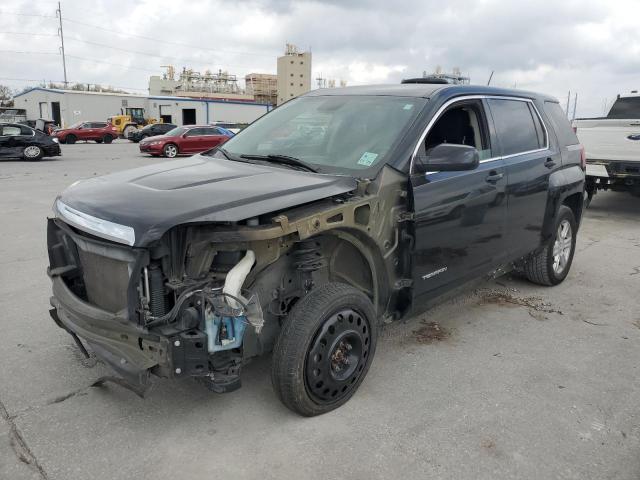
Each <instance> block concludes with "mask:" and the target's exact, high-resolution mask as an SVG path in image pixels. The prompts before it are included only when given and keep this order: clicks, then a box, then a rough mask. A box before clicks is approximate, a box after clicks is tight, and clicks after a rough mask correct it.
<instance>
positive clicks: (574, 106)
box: [571, 92, 578, 121]
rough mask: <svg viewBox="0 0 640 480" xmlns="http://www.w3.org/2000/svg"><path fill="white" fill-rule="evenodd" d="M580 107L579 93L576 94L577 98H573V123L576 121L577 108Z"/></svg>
mask: <svg viewBox="0 0 640 480" xmlns="http://www.w3.org/2000/svg"><path fill="white" fill-rule="evenodd" d="M577 106H578V92H576V96H575V97H574V98H573V115H572V116H571V117H572V118H571V121H573V120H575V119H576V107H577Z"/></svg>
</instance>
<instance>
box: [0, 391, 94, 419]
mask: <svg viewBox="0 0 640 480" xmlns="http://www.w3.org/2000/svg"><path fill="white" fill-rule="evenodd" d="M89 388H91V385H89V386H86V387H82V388H79V389H77V390H73V391H72V392H69V393H65V394H63V395H58V396H57V397H54V398H52V399H51V400H47V401H46V402H44V403H42V404H40V405H31V406H29V407H27V408H23V409H22V410H18V411H16V413H14V414H13V415H8V414H7V420H8V421H13V420H15V419H16V418H18V417H19V416H22V415H24V414H25V413H29V412H32V411H34V410H38V409H40V408H44V407H48V406H50V405H55V404H56V403H62V402H64V401H65V400H69V399H70V398H73V397H76V396H79V395H86V394H87V392H86V391H85V390H88V389H89ZM1 406H2V403H0V407H1Z"/></svg>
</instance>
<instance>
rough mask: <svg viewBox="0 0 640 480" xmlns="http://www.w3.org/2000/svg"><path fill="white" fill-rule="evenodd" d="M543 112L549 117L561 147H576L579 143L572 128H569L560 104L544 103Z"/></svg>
mask: <svg viewBox="0 0 640 480" xmlns="http://www.w3.org/2000/svg"><path fill="white" fill-rule="evenodd" d="M544 111H545V113H546V114H547V117H549V121H550V122H551V125H552V126H553V129H554V130H555V132H556V135H557V136H558V141H559V142H560V144H561V145H563V146H567V145H577V144H578V143H580V141H579V140H578V137H576V134H575V132H574V131H573V128H571V124H570V123H569V120H567V116H566V115H565V114H564V112H563V111H562V108H561V107H560V104H558V103H556V102H544Z"/></svg>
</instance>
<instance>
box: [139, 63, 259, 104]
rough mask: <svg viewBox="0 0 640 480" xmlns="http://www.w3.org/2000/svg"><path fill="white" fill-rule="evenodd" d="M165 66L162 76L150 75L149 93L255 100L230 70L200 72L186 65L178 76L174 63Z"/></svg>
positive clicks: (244, 100)
mask: <svg viewBox="0 0 640 480" xmlns="http://www.w3.org/2000/svg"><path fill="white" fill-rule="evenodd" d="M165 68H166V72H165V73H164V74H163V75H162V76H159V75H152V76H151V77H149V95H169V96H175V97H190V98H214V99H222V100H236V101H243V102H252V101H254V97H253V95H250V94H248V93H245V92H244V91H243V90H242V89H241V88H240V86H239V85H238V79H237V78H236V76H235V75H232V74H230V73H229V72H224V71H222V70H218V73H212V72H211V71H209V70H205V71H204V73H200V72H197V71H195V70H193V69H191V68H186V67H185V68H183V69H182V72H180V75H179V76H178V77H177V78H176V73H175V67H174V66H173V65H165ZM262 103H267V102H262Z"/></svg>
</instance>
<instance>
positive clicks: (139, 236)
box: [59, 155, 356, 246]
mask: <svg viewBox="0 0 640 480" xmlns="http://www.w3.org/2000/svg"><path fill="white" fill-rule="evenodd" d="M355 188H356V180H355V179H354V178H352V177H347V176H338V175H321V174H317V173H311V172H302V171H297V170H290V169H286V168H281V167H276V166H264V165H254V164H248V163H241V162H234V161H231V160H223V159H219V158H213V157H206V156H202V155H195V156H193V157H190V158H185V159H180V160H176V161H171V162H164V163H159V164H155V165H149V166H146V167H141V168H135V169H133V170H126V171H124V172H118V173H113V174H110V175H105V176H102V177H96V178H91V179H89V180H84V181H80V182H78V183H75V184H73V185H71V186H70V187H69V188H67V189H66V190H65V191H64V192H63V193H62V194H61V195H60V197H59V199H60V200H61V201H62V202H63V203H64V204H65V205H67V206H69V207H71V208H73V209H75V210H78V211H79V212H82V213H84V214H88V215H91V216H94V217H97V218H99V219H102V220H107V221H109V222H113V223H116V224H119V225H125V226H128V227H131V228H133V230H134V232H135V242H134V245H135V246H143V245H146V244H148V243H149V242H151V241H154V240H157V239H158V238H160V237H161V236H162V235H163V234H164V233H165V232H166V231H167V230H169V229H170V228H172V227H174V226H176V225H180V224H183V223H191V222H236V221H240V220H245V219H247V218H252V217H255V216H258V215H263V214H266V213H269V212H273V211H276V210H281V209H284V208H290V207H294V206H296V205H300V204H304V203H308V202H313V201H316V200H321V199H323V198H327V197H330V196H332V195H338V194H341V193H346V192H349V191H352V190H355Z"/></svg>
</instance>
